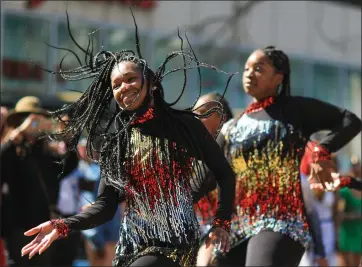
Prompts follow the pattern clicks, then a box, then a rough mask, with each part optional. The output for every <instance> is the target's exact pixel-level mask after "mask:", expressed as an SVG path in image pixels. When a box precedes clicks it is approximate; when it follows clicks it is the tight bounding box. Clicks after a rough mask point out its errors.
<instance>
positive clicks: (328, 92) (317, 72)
mask: <svg viewBox="0 0 362 267" xmlns="http://www.w3.org/2000/svg"><path fill="white" fill-rule="evenodd" d="M338 90H339V69H338V68H337V67H333V66H328V65H322V64H319V63H316V64H314V88H313V97H315V98H317V99H320V100H323V101H326V102H329V103H331V104H334V105H339V103H338V102H339V101H338V100H339V97H338Z"/></svg>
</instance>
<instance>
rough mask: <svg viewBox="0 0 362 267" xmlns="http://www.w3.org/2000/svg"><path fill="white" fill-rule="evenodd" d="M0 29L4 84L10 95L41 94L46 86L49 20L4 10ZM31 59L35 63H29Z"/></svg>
mask: <svg viewBox="0 0 362 267" xmlns="http://www.w3.org/2000/svg"><path fill="white" fill-rule="evenodd" d="M2 26H3V27H2V29H3V45H4V47H3V62H2V66H3V73H2V78H3V88H1V89H2V92H3V93H5V94H9V95H19V94H22V95H24V94H28V95H40V94H44V93H45V92H46V90H47V76H48V75H50V74H48V73H46V72H44V71H42V70H41V69H39V68H38V67H36V66H35V64H37V65H40V66H42V67H44V68H48V53H47V51H48V50H47V48H46V46H45V44H44V42H49V22H48V21H47V20H46V19H42V18H30V17H26V16H22V15H20V14H5V15H4V25H2ZM31 60H32V61H33V62H34V63H35V64H33V63H31Z"/></svg>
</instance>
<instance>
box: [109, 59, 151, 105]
mask: <svg viewBox="0 0 362 267" xmlns="http://www.w3.org/2000/svg"><path fill="white" fill-rule="evenodd" d="M111 85H112V90H113V97H114V99H115V100H116V101H117V103H118V105H119V106H120V107H121V108H122V109H126V110H135V109H137V108H139V107H140V106H141V105H142V104H143V101H144V100H145V98H146V95H147V82H146V80H144V82H143V85H142V73H141V72H140V70H139V68H138V67H137V65H136V64H135V63H133V62H128V61H123V62H120V63H118V65H116V66H115V68H114V69H113V71H112V74H111Z"/></svg>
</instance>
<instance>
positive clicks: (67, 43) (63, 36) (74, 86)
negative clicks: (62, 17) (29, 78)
mask: <svg viewBox="0 0 362 267" xmlns="http://www.w3.org/2000/svg"><path fill="white" fill-rule="evenodd" d="M70 29H71V32H72V35H73V37H74V39H75V40H76V42H77V43H78V44H79V45H80V46H81V47H82V48H83V49H84V50H86V49H87V47H88V44H89V38H90V37H92V39H93V51H94V53H93V54H95V53H97V52H98V51H99V50H100V47H99V44H100V41H99V31H97V28H96V27H92V26H90V25H86V24H80V23H75V22H72V21H71V22H70ZM58 46H59V47H61V48H67V49H70V50H72V51H74V52H75V53H76V54H77V55H78V57H79V58H80V60H81V63H82V64H83V65H84V59H85V53H84V52H82V50H81V49H80V48H78V47H77V45H76V44H75V43H74V42H73V41H72V39H71V37H70V35H69V31H68V27H67V23H66V21H62V22H60V23H59V24H58ZM55 51H56V53H57V57H56V58H57V62H56V64H57V66H56V67H55V68H57V69H58V68H59V64H60V62H61V60H62V58H63V57H64V56H65V55H67V56H66V58H65V59H64V61H63V63H62V70H70V69H74V68H77V67H79V63H78V61H77V59H76V57H75V56H74V55H73V54H71V53H69V52H67V51H63V50H55ZM56 82H57V90H58V91H66V90H76V91H82V92H84V91H85V90H86V89H87V88H88V86H89V85H90V83H91V82H92V79H86V80H81V81H67V80H64V79H63V78H62V77H61V76H60V75H59V76H58V77H57V79H56Z"/></svg>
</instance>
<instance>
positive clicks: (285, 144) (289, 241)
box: [217, 46, 362, 266]
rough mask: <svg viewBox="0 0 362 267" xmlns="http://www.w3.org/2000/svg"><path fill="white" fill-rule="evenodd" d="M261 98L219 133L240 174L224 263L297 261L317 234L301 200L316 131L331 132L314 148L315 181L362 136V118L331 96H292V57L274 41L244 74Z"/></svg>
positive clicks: (327, 176) (247, 86) (325, 178)
mask: <svg viewBox="0 0 362 267" xmlns="http://www.w3.org/2000/svg"><path fill="white" fill-rule="evenodd" d="M243 86H244V90H245V92H246V93H247V94H248V95H250V96H252V97H253V98H254V102H253V103H252V104H251V105H250V106H249V107H248V108H247V109H246V110H245V112H244V113H243V114H242V115H241V116H239V117H237V118H236V119H235V120H233V121H231V122H229V123H226V124H225V125H224V127H223V129H222V131H221V134H220V135H219V138H218V140H219V143H220V145H222V147H223V149H224V151H225V156H226V157H227V159H228V160H229V162H230V163H231V165H232V167H233V169H234V172H235V174H236V176H237V178H236V179H237V181H236V183H237V184H236V197H235V204H236V212H237V215H236V216H235V217H234V218H233V219H232V225H231V249H230V252H228V253H222V254H220V255H219V256H218V257H217V265H218V266H271V265H273V266H298V264H299V262H300V260H301V258H302V255H303V254H304V251H305V249H306V248H308V247H309V245H310V243H311V241H312V237H311V232H310V226H309V223H308V219H307V215H306V212H305V207H304V203H303V198H302V192H301V184H300V160H301V158H302V156H303V154H304V149H305V146H306V143H307V142H308V139H309V137H310V136H311V134H313V133H315V132H317V131H320V130H329V131H330V132H329V133H328V134H327V135H326V136H325V138H324V139H323V140H322V141H321V142H320V143H319V145H318V146H315V147H313V148H311V149H313V150H314V151H315V160H314V162H313V163H312V164H311V168H312V175H313V176H312V179H310V182H311V184H314V183H321V184H322V185H323V186H326V185H325V183H326V182H328V183H332V182H333V179H332V177H331V172H333V171H334V166H333V162H332V161H331V159H330V153H332V152H335V151H337V150H339V149H340V148H341V147H343V146H344V145H346V144H347V143H348V142H349V141H350V140H351V139H352V138H353V137H354V136H356V135H357V134H358V133H359V132H360V131H361V127H362V123H361V120H360V119H358V118H357V117H356V116H355V115H354V114H352V113H351V112H349V111H347V110H344V109H340V108H338V107H335V106H333V105H330V104H327V103H325V102H322V101H319V100H316V99H313V98H307V97H293V96H291V95H290V65H289V59H288V56H287V55H286V54H285V53H284V52H283V51H281V50H279V49H277V48H275V47H272V46H269V47H266V48H264V49H258V50H256V51H254V52H253V53H252V54H251V55H250V56H249V58H248V60H247V62H246V64H245V68H244V74H243Z"/></svg>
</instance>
